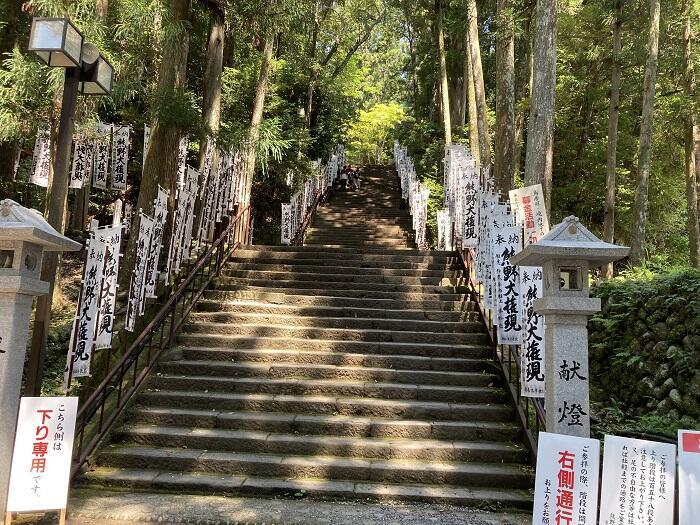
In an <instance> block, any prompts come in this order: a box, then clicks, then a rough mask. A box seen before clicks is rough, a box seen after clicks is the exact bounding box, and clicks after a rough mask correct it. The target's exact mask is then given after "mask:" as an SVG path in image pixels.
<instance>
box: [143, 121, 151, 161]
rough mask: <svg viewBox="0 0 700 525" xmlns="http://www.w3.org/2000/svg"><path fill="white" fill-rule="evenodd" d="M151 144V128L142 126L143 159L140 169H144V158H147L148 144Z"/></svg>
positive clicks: (146, 125) (145, 125)
mask: <svg viewBox="0 0 700 525" xmlns="http://www.w3.org/2000/svg"><path fill="white" fill-rule="evenodd" d="M150 142H151V126H149V125H148V124H144V125H143V159H142V160H141V167H142V169H143V168H145V167H146V157H147V156H148V144H149V143H150Z"/></svg>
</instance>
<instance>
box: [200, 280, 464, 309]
mask: <svg viewBox="0 0 700 525" xmlns="http://www.w3.org/2000/svg"><path fill="white" fill-rule="evenodd" d="M268 284H269V282H268ZM293 284H298V283H293ZM210 290H212V291H216V292H246V293H242V294H237V295H228V297H229V298H232V297H235V298H241V299H265V300H268V298H270V297H274V294H276V293H277V294H284V295H305V296H307V297H324V296H325V297H349V298H355V299H392V300H395V301H421V302H425V301H430V302H434V301H449V302H458V301H468V300H470V297H469V295H467V293H466V292H463V291H462V292H459V293H440V292H435V291H433V292H432V293H428V292H425V293H422V292H405V291H404V292H402V291H387V290H381V291H378V290H368V289H363V288H359V289H358V288H355V289H338V288H332V289H329V288H308V287H299V286H294V287H282V286H264V285H263V286H253V285H245V284H234V283H230V284H224V283H219V282H217V283H213V284H212V287H210ZM248 292H249V293H248ZM220 297H222V296H220ZM365 304H369V303H365Z"/></svg>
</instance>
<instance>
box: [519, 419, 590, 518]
mask: <svg viewBox="0 0 700 525" xmlns="http://www.w3.org/2000/svg"><path fill="white" fill-rule="evenodd" d="M599 455H600V442H599V441H598V440H597V439H589V438H580V437H575V436H565V435H562V434H551V433H548V432H540V435H539V442H538V445H537V473H536V478H535V502H534V505H533V510H532V525H556V524H561V525H565V524H570V525H595V523H596V517H597V510H598V469H599V466H598V461H599Z"/></svg>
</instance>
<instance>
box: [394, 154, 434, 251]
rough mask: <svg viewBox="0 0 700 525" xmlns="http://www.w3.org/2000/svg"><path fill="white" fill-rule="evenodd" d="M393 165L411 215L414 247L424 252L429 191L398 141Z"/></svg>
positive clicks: (402, 195) (425, 247)
mask: <svg viewBox="0 0 700 525" xmlns="http://www.w3.org/2000/svg"><path fill="white" fill-rule="evenodd" d="M394 163H395V164H396V171H397V173H398V175H399V178H400V179H401V198H402V199H403V200H404V201H405V202H406V203H407V204H408V211H409V213H410V214H411V219H412V226H413V233H414V237H415V241H416V245H417V246H418V248H419V249H421V250H425V249H427V248H428V240H427V236H426V227H427V221H428V199H429V198H430V189H429V188H428V187H427V186H425V185H424V184H423V183H422V182H421V181H420V180H419V179H418V175H417V174H416V168H415V166H414V164H413V160H412V159H411V158H410V157H409V156H408V152H407V151H406V148H404V147H402V146H401V145H400V144H399V143H398V141H397V142H395V143H394Z"/></svg>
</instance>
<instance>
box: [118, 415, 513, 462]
mask: <svg viewBox="0 0 700 525" xmlns="http://www.w3.org/2000/svg"><path fill="white" fill-rule="evenodd" d="M115 438H116V439H117V440H119V441H122V442H124V443H126V444H137V445H144V446H148V447H165V448H185V449H203V450H214V451H222V452H223V451H225V452H241V453H257V454H276V455H285V456H304V455H310V456H335V457H337V458H362V459H385V460H418V461H430V462H436V461H441V462H460V463H466V462H480V463H494V462H496V463H519V462H522V461H524V460H525V458H526V450H525V448H524V447H523V445H522V444H519V443H506V442H490V441H448V440H431V439H385V438H364V437H354V436H327V435H323V436H318V435H304V436H303V438H300V435H299V434H294V433H292V434H284V433H277V432H272V433H270V432H260V431H250V430H239V429H236V430H229V429H221V428H199V427H195V428H192V427H175V426H160V425H144V424H130V425H127V426H124V427H121V428H119V429H117V430H116V431H115Z"/></svg>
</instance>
